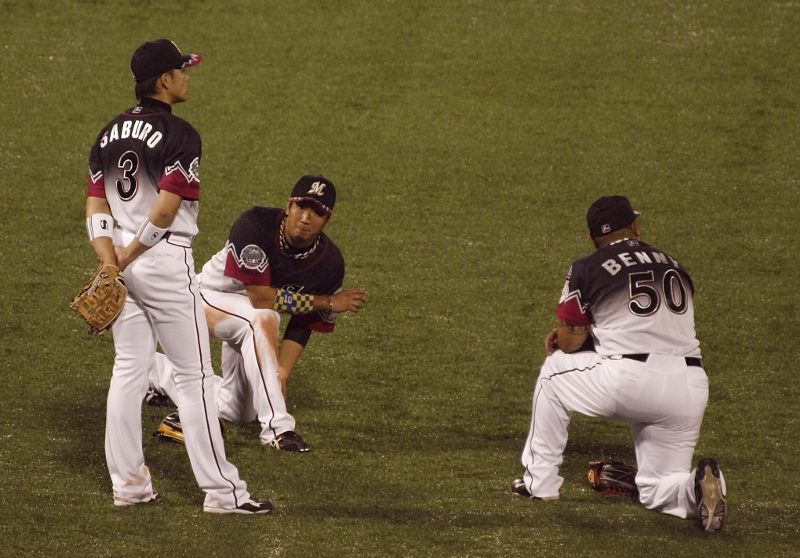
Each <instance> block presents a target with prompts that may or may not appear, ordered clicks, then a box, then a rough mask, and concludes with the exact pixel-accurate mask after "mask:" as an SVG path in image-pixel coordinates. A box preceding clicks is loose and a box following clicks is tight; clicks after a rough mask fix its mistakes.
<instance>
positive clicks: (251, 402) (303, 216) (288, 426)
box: [151, 175, 366, 452]
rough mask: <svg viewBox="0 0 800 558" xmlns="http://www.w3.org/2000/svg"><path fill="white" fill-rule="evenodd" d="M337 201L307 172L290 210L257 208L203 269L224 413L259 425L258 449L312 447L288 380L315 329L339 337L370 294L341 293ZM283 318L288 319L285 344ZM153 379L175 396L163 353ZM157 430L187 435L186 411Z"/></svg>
mask: <svg viewBox="0 0 800 558" xmlns="http://www.w3.org/2000/svg"><path fill="white" fill-rule="evenodd" d="M335 203H336V188H335V187H334V185H333V182H331V181H330V180H328V179H327V178H325V177H324V176H320V175H306V176H303V177H302V178H300V180H299V181H298V182H297V183H296V184H295V186H294V188H293V190H292V193H291V196H290V198H289V200H288V203H287V206H286V209H285V210H281V209H278V208H272V207H253V208H252V209H250V210H248V211H246V212H245V213H244V214H242V215H241V216H240V217H239V219H237V220H236V222H235V223H234V224H233V227H232V228H231V233H230V236H229V238H228V241H227V243H226V244H225V247H224V248H223V249H222V250H220V251H219V252H218V253H217V254H216V255H215V256H214V257H213V258H211V260H209V261H208V263H206V264H205V266H203V271H202V273H201V274H200V275H199V279H200V294H201V296H202V298H203V302H204V303H205V312H206V319H207V321H208V327H209V332H210V333H211V335H212V336H213V337H215V338H216V339H220V340H222V341H223V344H222V375H223V378H222V382H221V383H220V385H219V395H218V398H217V405H218V409H219V412H220V416H221V417H222V418H224V419H226V420H230V421H233V422H240V423H247V422H251V421H254V420H256V419H258V420H259V421H260V423H261V426H262V429H261V436H260V438H261V443H262V444H264V445H269V446H273V447H275V448H277V449H280V450H284V451H299V452H303V451H308V450H309V449H310V448H309V446H308V444H307V443H306V442H305V440H303V438H301V437H300V435H299V434H297V433H296V432H295V419H294V417H292V415H290V414H289V413H288V411H287V410H286V403H285V399H284V398H285V395H286V380H287V379H288V378H289V375H290V374H291V372H292V369H293V368H294V366H295V364H296V363H297V361H298V359H299V358H300V355H301V354H302V353H303V350H304V349H305V346H306V344H307V343H308V340H309V338H310V336H311V333H312V331H317V332H324V333H328V332H331V331H333V329H334V326H335V324H336V315H337V313H340V312H358V311H359V309H360V308H361V306H362V305H363V304H364V302H365V300H366V292H365V291H364V290H363V289H348V290H342V283H343V281H344V272H345V266H344V259H343V258H342V254H341V252H340V251H339V249H338V248H337V247H336V245H335V244H334V243H333V241H332V240H331V239H330V238H328V236H327V235H326V234H325V233H324V232H322V229H323V228H324V227H325V226H326V225H327V224H328V222H329V220H330V217H331V214H332V212H333V207H334V204H335ZM280 313H286V314H290V315H291V319H290V320H289V323H288V324H287V327H286V331H285V332H284V336H283V340H282V341H281V343H280V347H279V346H278V330H279V326H280ZM156 364H157V366H156V367H154V369H153V372H152V373H151V383H152V384H153V385H159V386H160V387H161V389H163V390H164V391H166V393H167V394H168V395H170V396H171V395H172V392H173V391H174V388H173V387H171V383H172V382H171V379H170V378H171V377H172V375H171V374H170V373H169V369H170V365H169V362H168V361H167V359H166V358H164V356H163V355H160V354H159V355H157V360H156ZM178 406H179V411H180V417H179V416H178V414H177V413H172V414H170V415H169V416H168V417H167V418H166V419H164V422H163V423H162V424H161V426H160V427H159V431H158V432H159V433H160V434H161V435H162V436H165V437H168V438H173V439H178V440H180V437H181V432H180V429H181V422H180V420H181V418H182V417H183V414H184V411H183V407H181V406H180V404H179V405H178Z"/></svg>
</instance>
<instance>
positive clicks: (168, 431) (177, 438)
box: [154, 424, 186, 444]
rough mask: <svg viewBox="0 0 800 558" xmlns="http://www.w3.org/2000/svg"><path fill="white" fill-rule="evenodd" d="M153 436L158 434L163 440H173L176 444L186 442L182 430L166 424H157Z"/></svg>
mask: <svg viewBox="0 0 800 558" xmlns="http://www.w3.org/2000/svg"><path fill="white" fill-rule="evenodd" d="M154 436H158V437H159V438H160V439H162V440H164V441H165V442H174V443H176V444H186V440H185V438H184V437H183V432H181V431H180V430H175V429H173V428H170V427H169V426H166V425H165V424H160V425H158V430H156V432H155V434H154Z"/></svg>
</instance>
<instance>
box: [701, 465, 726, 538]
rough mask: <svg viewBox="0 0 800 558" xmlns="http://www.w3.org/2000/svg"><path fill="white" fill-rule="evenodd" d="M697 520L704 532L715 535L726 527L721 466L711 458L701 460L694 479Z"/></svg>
mask: <svg viewBox="0 0 800 558" xmlns="http://www.w3.org/2000/svg"><path fill="white" fill-rule="evenodd" d="M694 495H695V498H697V518H698V522H699V523H700V527H701V528H702V529H703V531H706V532H708V533H714V532H716V531H720V530H722V528H723V527H724V525H725V513H726V511H727V507H726V505H725V494H724V493H723V491H722V482H721V481H720V472H719V466H718V465H717V462H716V460H714V459H713V458H711V457H706V458H704V459H701V460H700V462H699V463H698V464H697V472H696V473H695V477H694Z"/></svg>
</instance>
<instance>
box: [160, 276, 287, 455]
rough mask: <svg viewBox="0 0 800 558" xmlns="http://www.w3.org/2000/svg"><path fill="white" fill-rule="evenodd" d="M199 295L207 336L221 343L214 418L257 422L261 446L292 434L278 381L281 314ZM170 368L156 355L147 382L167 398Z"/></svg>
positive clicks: (244, 301)
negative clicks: (286, 434) (220, 377)
mask: <svg viewBox="0 0 800 558" xmlns="http://www.w3.org/2000/svg"><path fill="white" fill-rule="evenodd" d="M200 293H201V295H202V297H203V301H204V306H205V315H206V320H207V323H208V328H209V333H210V334H211V336H212V337H214V338H215V339H219V340H221V341H223V343H222V361H221V362H222V379H221V381H219V379H218V381H217V382H216V383H215V386H214V389H215V390H217V391H218V393H217V398H216V402H217V409H218V410H219V416H220V417H222V418H223V419H225V420H229V421H232V422H239V423H248V422H252V421H254V420H256V419H258V421H259V422H260V423H261V436H260V437H261V442H262V443H264V444H269V443H270V442H271V441H272V440H273V439H274V438H275V437H276V436H278V435H279V434H283V433H284V432H288V431H290V430H294V429H295V420H294V417H293V416H292V415H290V414H289V412H288V411H287V410H286V401H285V400H284V398H283V393H282V392H281V385H280V380H279V379H278V330H279V327H280V314H279V313H278V312H275V311H274V310H257V309H255V308H253V306H252V304H250V299H248V298H247V296H246V295H242V294H237V293H222V292H218V291H211V290H208V289H201V290H200ZM170 369H171V365H170V362H169V361H168V360H167V359H166V358H164V355H161V354H157V355H156V360H155V366H154V368H153V370H152V372H151V379H150V383H151V384H152V385H153V386H154V387H156V388H157V389H160V390H161V391H164V392H165V393H167V395H169V396H170V397H171V396H172V391H173V390H174V387H173V386H172V385H171V380H170V378H171V377H172V374H171V372H170ZM176 403H177V401H176ZM178 407H179V413H180V416H181V417H183V409H182V408H180V405H178ZM182 420H183V419H182V418H181V421H182Z"/></svg>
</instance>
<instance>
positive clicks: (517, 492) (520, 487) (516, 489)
mask: <svg viewBox="0 0 800 558" xmlns="http://www.w3.org/2000/svg"><path fill="white" fill-rule="evenodd" d="M517 480H520V479H517ZM523 491H524V492H523ZM511 495H512V496H518V497H520V498H528V499H533V500H542V501H544V502H554V501H556V500H558V496H546V497H544V498H540V497H538V496H531V493H530V492H528V489H527V488H525V484H524V483H520V484H517V481H516V480H515V481H514V482H512V483H511Z"/></svg>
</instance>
